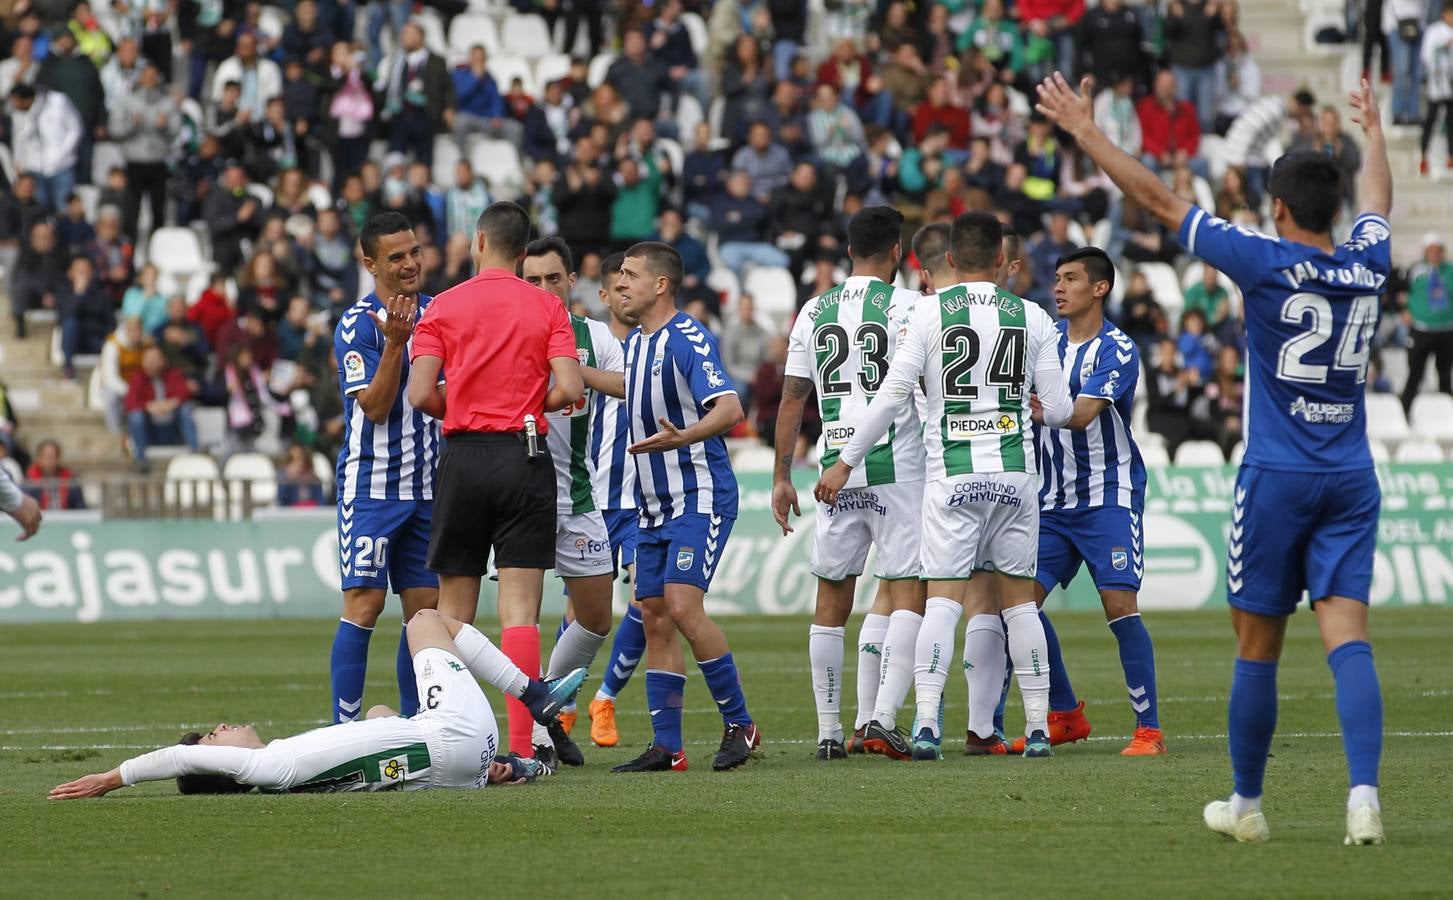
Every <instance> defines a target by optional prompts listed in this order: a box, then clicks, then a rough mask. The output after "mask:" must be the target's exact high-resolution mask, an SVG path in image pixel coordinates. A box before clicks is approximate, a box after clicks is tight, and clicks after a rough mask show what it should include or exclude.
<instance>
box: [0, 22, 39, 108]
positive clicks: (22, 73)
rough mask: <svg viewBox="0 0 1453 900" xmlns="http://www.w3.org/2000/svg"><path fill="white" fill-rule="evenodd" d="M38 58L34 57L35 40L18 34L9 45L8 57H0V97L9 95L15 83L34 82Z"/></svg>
mask: <svg viewBox="0 0 1453 900" xmlns="http://www.w3.org/2000/svg"><path fill="white" fill-rule="evenodd" d="M38 72H40V60H38V59H36V58H35V42H34V41H32V40H31V39H30V38H29V37H27V36H26V35H23V34H22V35H19V36H18V37H16V38H15V42H14V43H12V44H11V45H10V57H9V58H8V59H0V97H8V96H10V91H11V89H13V88H14V87H15V86H16V85H17V84H35V76H36V74H37V73H38Z"/></svg>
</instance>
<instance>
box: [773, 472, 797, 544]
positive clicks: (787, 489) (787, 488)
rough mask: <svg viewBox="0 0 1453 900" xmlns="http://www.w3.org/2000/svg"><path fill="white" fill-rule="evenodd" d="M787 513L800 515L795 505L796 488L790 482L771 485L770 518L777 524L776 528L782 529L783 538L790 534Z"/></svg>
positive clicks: (790, 528) (778, 482)
mask: <svg viewBox="0 0 1453 900" xmlns="http://www.w3.org/2000/svg"><path fill="white" fill-rule="evenodd" d="M789 511H790V512H791V513H792V515H794V516H798V517H800V516H801V515H802V510H801V509H799V508H798V505H797V488H796V487H794V486H793V485H792V482H791V481H790V480H789V481H777V482H775V483H773V485H772V518H773V519H774V520H775V521H776V522H777V527H778V528H780V529H782V536H783V537H786V536H787V535H789V534H791V533H792V526H791V525H790V524H788V523H789V522H790V519H789V517H788V515H787V513H788V512H789Z"/></svg>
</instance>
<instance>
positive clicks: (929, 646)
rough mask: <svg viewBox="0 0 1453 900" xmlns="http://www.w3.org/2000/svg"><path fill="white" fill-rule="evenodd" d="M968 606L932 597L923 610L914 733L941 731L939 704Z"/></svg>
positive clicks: (917, 655) (915, 665) (916, 661)
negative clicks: (965, 608)
mask: <svg viewBox="0 0 1453 900" xmlns="http://www.w3.org/2000/svg"><path fill="white" fill-rule="evenodd" d="M963 614H964V608H963V607H962V606H960V605H959V604H957V603H955V602H953V601H952V600H950V599H948V598H947V597H930V598H929V599H928V605H927V606H926V607H925V608H924V612H923V626H922V627H920V628H919V629H918V647H917V650H916V652H915V653H914V656H913V694H914V697H915V698H916V699H917V701H918V716H917V718H915V720H914V722H913V733H914V734H917V733H918V731H919V729H921V728H927V729H928V730H929V731H930V732H931V733H932V734H933V735H934V736H935V737H942V735H940V734H939V733H938V704H939V701H940V700H942V699H943V686H944V684H946V683H947V682H948V670H949V665H950V660H952V659H953V655H954V637H955V636H956V635H957V634H958V629H959V619H960V618H961V617H962V616H963Z"/></svg>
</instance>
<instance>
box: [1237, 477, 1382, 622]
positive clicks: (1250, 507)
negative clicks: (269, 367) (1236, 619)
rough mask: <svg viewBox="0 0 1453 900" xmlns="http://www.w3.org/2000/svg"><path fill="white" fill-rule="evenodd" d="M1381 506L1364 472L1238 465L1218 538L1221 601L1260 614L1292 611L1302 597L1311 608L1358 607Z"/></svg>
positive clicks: (1367, 587)
mask: <svg viewBox="0 0 1453 900" xmlns="http://www.w3.org/2000/svg"><path fill="white" fill-rule="evenodd" d="M1381 507H1382V492H1381V491H1380V490H1379V488H1378V486H1377V473H1376V472H1375V471H1373V470H1372V469H1363V470H1360V471H1355V472H1325V473H1302V472H1280V471H1271V470H1268V469H1259V468H1254V467H1252V466H1242V467H1241V471H1240V473H1238V474H1237V476H1236V497H1235V506H1234V507H1233V509H1232V512H1231V532H1230V534H1228V535H1227V540H1226V549H1227V563H1226V595H1227V599H1228V600H1229V601H1230V603H1231V605H1232V606H1234V607H1236V608H1237V609H1244V610H1246V611H1247V612H1253V613H1259V614H1261V615H1264V616H1289V615H1291V614H1292V613H1293V612H1296V608H1297V604H1298V603H1300V602H1301V599H1302V593H1303V592H1306V593H1307V594H1308V595H1309V596H1310V597H1311V600H1312V602H1313V603H1315V602H1316V601H1318V600H1321V599H1323V598H1325V597H1332V596H1337V597H1349V598H1351V599H1353V600H1360V601H1361V602H1363V603H1366V602H1367V600H1368V595H1369V593H1370V591H1371V589H1372V558H1373V554H1374V552H1375V551H1376V549H1377V517H1378V513H1379V511H1380V509H1381Z"/></svg>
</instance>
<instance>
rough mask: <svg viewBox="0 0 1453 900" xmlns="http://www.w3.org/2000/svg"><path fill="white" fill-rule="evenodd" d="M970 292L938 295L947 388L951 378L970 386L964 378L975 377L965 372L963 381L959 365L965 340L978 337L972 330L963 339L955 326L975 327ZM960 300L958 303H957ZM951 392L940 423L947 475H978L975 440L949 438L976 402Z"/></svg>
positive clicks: (958, 290)
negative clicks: (951, 426)
mask: <svg viewBox="0 0 1453 900" xmlns="http://www.w3.org/2000/svg"><path fill="white" fill-rule="evenodd" d="M968 300H969V292H968V291H967V290H965V289H964V288H963V287H961V286H959V287H955V288H953V289H951V290H948V291H945V292H944V293H942V294H940V295H939V296H938V305H939V324H940V327H941V334H942V335H943V340H942V342H941V343H940V346H939V347H938V350H939V352H941V353H942V354H943V356H942V371H943V373H944V382H945V384H944V385H941V386H940V389H942V388H943V387H945V386H947V382H948V381H949V379H950V378H953V379H954V382H955V384H956V385H962V386H967V381H965V380H964V379H971V378H972V370H969V371H965V372H964V373H963V375H962V378H959V377H957V376H956V375H955V372H956V370H957V369H958V364H959V363H960V362H961V361H962V360H963V358H964V353H965V350H964V347H963V345H962V341H963V340H977V336H976V335H974V334H973V332H972V330H970V331H969V333H968V336H967V337H965V338H960V337H958V336H957V335H958V334H959V333H961V330H960V331H955V330H954V326H956V325H957V326H964V327H968V326H971V325H972V323H973V317H972V315H971V312H970V310H971V309H972V305H971V304H970V303H969V302H968ZM954 301H958V302H954ZM949 393H950V392H949V391H947V390H945V391H944V396H943V418H941V419H940V420H939V421H938V428H939V429H940V433H941V435H942V441H943V467H944V473H945V474H947V475H972V474H973V472H974V452H973V448H974V445H973V441H969V440H955V439H953V438H950V437H949V433H950V432H949V421H950V419H952V418H953V417H954V416H967V415H969V414H971V413H972V412H973V411H974V401H973V400H972V399H955V398H952V397H950V396H949Z"/></svg>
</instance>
